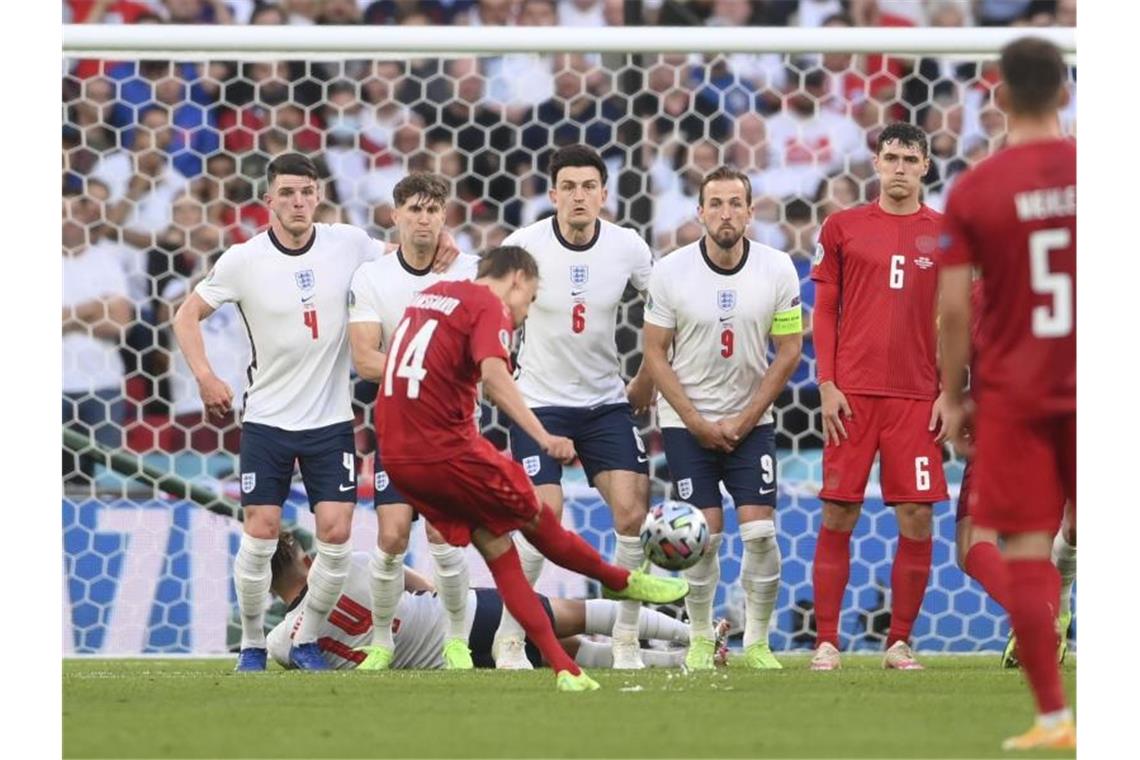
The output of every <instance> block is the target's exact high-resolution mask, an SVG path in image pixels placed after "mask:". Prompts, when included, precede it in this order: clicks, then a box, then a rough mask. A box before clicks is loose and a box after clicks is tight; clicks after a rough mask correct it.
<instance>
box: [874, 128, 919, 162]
mask: <svg viewBox="0 0 1140 760" xmlns="http://www.w3.org/2000/svg"><path fill="white" fill-rule="evenodd" d="M889 142H897V143H899V144H900V145H905V146H906V147H908V148H918V150H919V152H921V153H922V155H923V157H924V158H925V157H926V156H929V155H930V145H929V143H928V142H927V140H926V133H925V132H923V131H922V130H921V129H919V128H918V127H916V126H914V125H913V124H908V123H906V122H905V121H896V122H895V123H894V124H888V125H887V126H886V127H885V128H884V129H883V131H882V132H880V133H879V139H878V140H876V141H875V155H878V154H880V153H882V152H883V146H884V145H886V144H887V143H889Z"/></svg>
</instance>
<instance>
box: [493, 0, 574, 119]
mask: <svg viewBox="0 0 1140 760" xmlns="http://www.w3.org/2000/svg"><path fill="white" fill-rule="evenodd" d="M516 23H517V24H518V25H519V26H557V25H558V7H557V6H556V5H555V4H554V0H522V4H521V6H520V7H519V15H518V20H517V21H516ZM485 67H486V68H485V71H486V73H487V80H488V88H487V89H488V94H489V96H490V102H491V104H492V105H493V106H494V107H496V108H502V109H504V111H505V113H506V114H507V118H508V119H509V120H510V121H512V122H514V123H516V124H517V123H520V122H521V120H522V118H523V117H524V116H525V115H526V111H527V109H528V108H532V107H534V106H537V105H538V104H540V103H542V102H543V101H545V100H549V99H550V98H551V97H552V96H553V95H554V71H553V57H552V56H550V55H535V54H533V53H510V54H507V55H504V56H499V57H496V58H489V59H487V61H486V63H485Z"/></svg>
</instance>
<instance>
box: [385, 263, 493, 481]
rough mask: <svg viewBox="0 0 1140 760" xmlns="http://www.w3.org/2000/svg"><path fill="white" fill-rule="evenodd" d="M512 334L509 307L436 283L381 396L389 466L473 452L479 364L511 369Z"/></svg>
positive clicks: (412, 313)
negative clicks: (500, 363)
mask: <svg viewBox="0 0 1140 760" xmlns="http://www.w3.org/2000/svg"><path fill="white" fill-rule="evenodd" d="M513 331H514V323H513V322H512V320H511V314H510V311H509V310H508V309H507V307H506V305H505V304H504V303H503V302H502V300H500V299H499V297H498V296H496V295H495V294H494V293H492V292H491V290H490V289H489V288H487V287H485V286H483V285H477V284H475V283H474V282H470V281H466V280H465V281H453V282H452V281H445V282H437V283H435V284H434V285H432V286H430V287H428V288H425V289H424V290H423V291H422V292H421V293H420V294H419V295H417V296H416V297H415V298H414V299H413V300H412V302H411V304H410V305H409V306H408V308H407V309H406V310H405V311H404V318H403V319H402V320H401V321H400V324H399V325H398V326H397V327H396V331H395V332H394V333H393V334H392V343H391V347H390V348H389V351H388V361H387V364H386V366H385V369H384V381H383V383H382V384H381V386H380V392H379V394H378V395H377V403H376V429H377V433H378V434H379V436H380V441H381V445H382V446H383V450H384V462H385V463H388V462H438V461H442V460H445V459H449V458H451V457H452V456H454V455H455V454H457V453H459V452H461V451H466V450H468V449H469V448H470V447H471V446H472V445H473V443H474V441H475V439H476V438H478V437H479V428H478V427H477V426H476V424H475V419H474V410H475V409H476V408H477V407H476V387H475V386H476V384H477V383H478V382H479V379H480V377H481V370H480V367H479V363H480V362H482V361H483V360H484V359H486V358H488V357H491V356H495V357H498V358H500V359H503V360H504V361H506V362H507V363H508V365H509V364H510V344H511V334H512V333H513Z"/></svg>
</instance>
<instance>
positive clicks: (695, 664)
mask: <svg viewBox="0 0 1140 760" xmlns="http://www.w3.org/2000/svg"><path fill="white" fill-rule="evenodd" d="M661 437H662V440H663V442H664V444H665V460H666V462H668V464H669V477H670V478H671V480H672V485H673V496H674V497H675V498H679V499H681V500H683V501H687V502H689V503H690V504H693V505H694V506H696V507H698V508H699V509H700V510H701V512H702V513H703V514H704V516H705V522H707V523H708V526H709V545H708V548H707V549H705V553H704V555H703V556H702V557H701V559H700V561H698V562H697V564H695V565H693V566H692V567H690V568H688V569H686V570H684V571H682V574H683V575H684V577H685V580H687V581H688V582H689V594H688V596H686V597H685V612H686V613H687V614H688V616H689V642H690V643H689V652H688V655H687V657H686V660H685V665H686V667H688V668H689V669H690V670H711V669H712V668H713V657H714V655H715V653H716V632H715V631H714V630H713V598H714V597H715V596H716V587H717V584H718V583H719V582H720V545H721V542H722V540H723V539H724V512H723V507H722V501H723V499H722V497H721V493H720V480H721V475H722V466H721V458H722V457H721V455H720V454H718V453H717V452H715V451H711V450H709V449H706V448H702V447H701V445H700V444H699V443H697V439H696V438H695V437H694V436H693V434H692V433H690V432H689V431H688V429H686V428H675V427H667V428H663V429H662V431H661Z"/></svg>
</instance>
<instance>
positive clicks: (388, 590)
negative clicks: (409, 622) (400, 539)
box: [368, 548, 404, 650]
mask: <svg viewBox="0 0 1140 760" xmlns="http://www.w3.org/2000/svg"><path fill="white" fill-rule="evenodd" d="M368 571H369V574H370V575H371V576H372V584H371V585H372V646H374V647H387V648H388V649H393V650H394V649H395V648H396V642H395V641H394V640H393V639H392V618H394V617H396V605H398V604H399V603H400V595H401V594H403V593H404V553H403V552H400V553H399V554H388V553H387V552H385V551H383V550H381V549H379V548H377V549H376V550H375V551H373V552H372V561H371V562H369V563H368Z"/></svg>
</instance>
